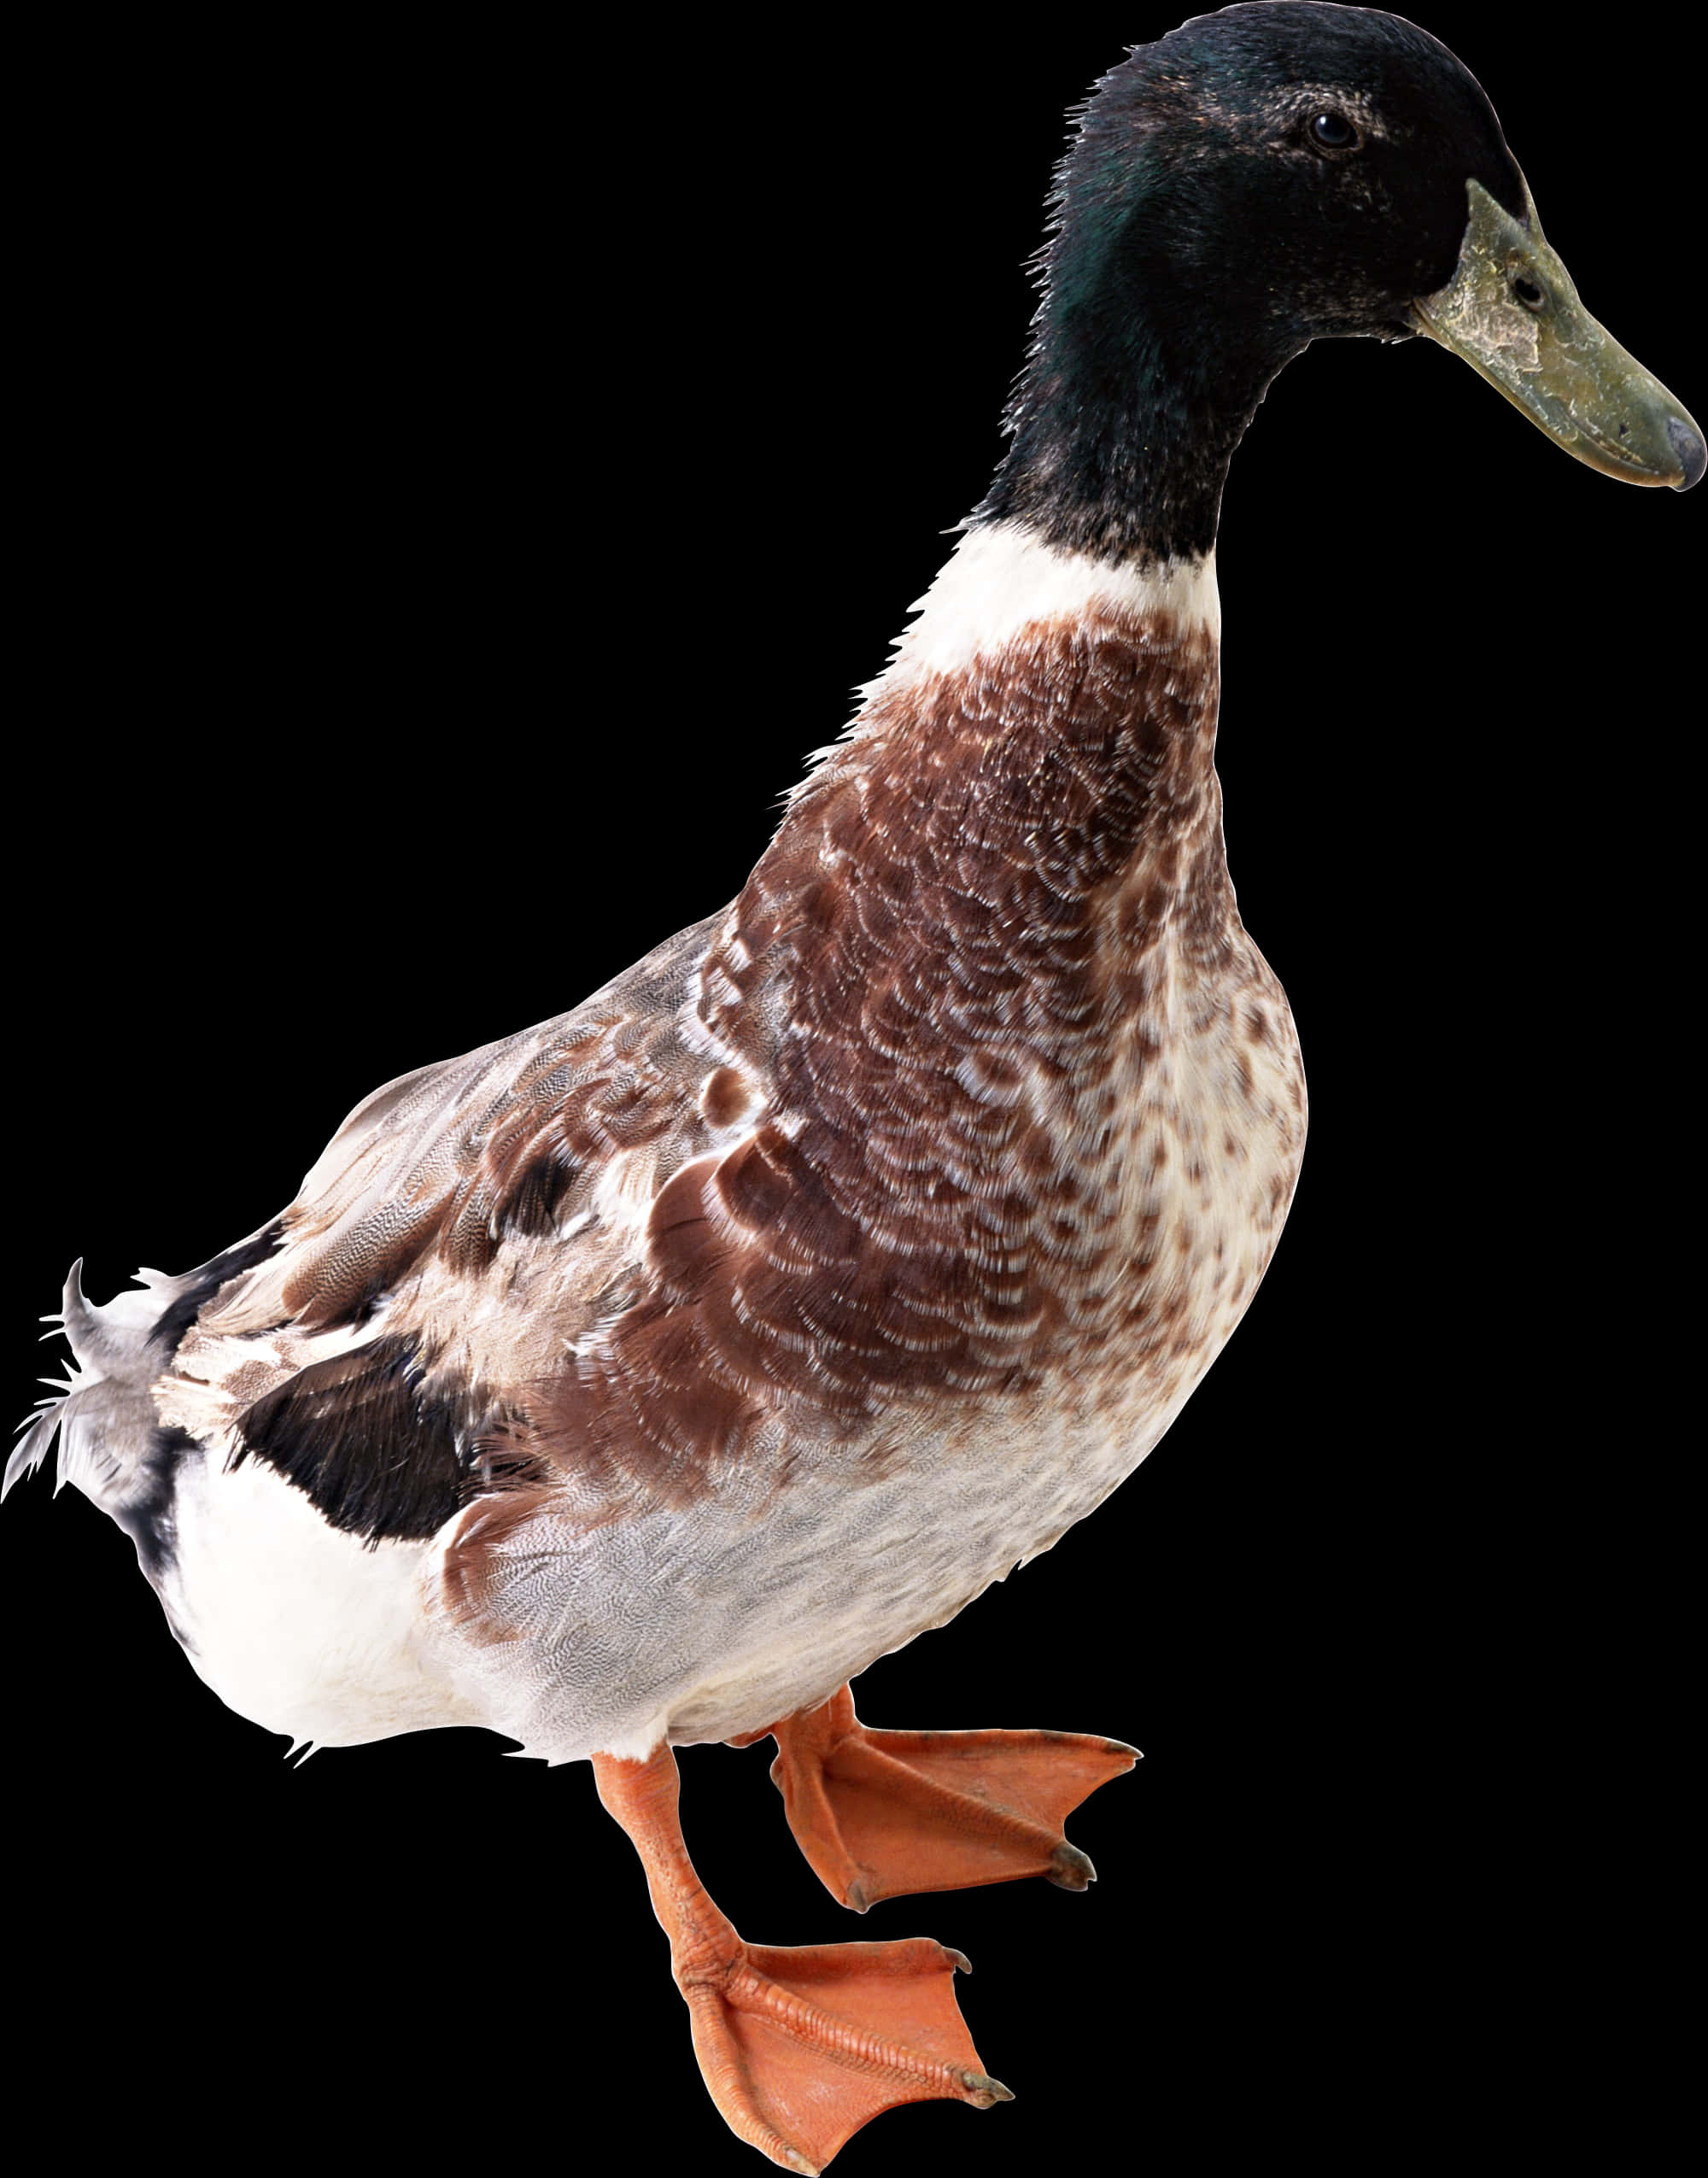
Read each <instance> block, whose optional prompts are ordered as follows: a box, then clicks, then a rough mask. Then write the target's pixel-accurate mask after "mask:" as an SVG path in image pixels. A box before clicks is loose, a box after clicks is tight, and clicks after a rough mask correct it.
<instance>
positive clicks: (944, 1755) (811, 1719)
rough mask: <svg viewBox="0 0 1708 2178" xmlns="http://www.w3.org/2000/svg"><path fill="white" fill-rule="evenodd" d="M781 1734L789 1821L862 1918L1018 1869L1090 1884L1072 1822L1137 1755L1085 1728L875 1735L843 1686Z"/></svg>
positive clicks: (1001, 1878) (1074, 1886)
mask: <svg viewBox="0 0 1708 2178" xmlns="http://www.w3.org/2000/svg"><path fill="white" fill-rule="evenodd" d="M771 1730H772V1733H773V1735H774V1736H775V1739H776V1742H777V1748H778V1753H777V1759H776V1760H775V1762H774V1763H773V1764H772V1765H771V1776H772V1778H773V1780H774V1781H775V1783H776V1784H777V1786H778V1787H779V1788H780V1789H781V1792H782V1795H783V1804H784V1806H786V1807H787V1810H788V1818H789V1828H790V1829H791V1830H793V1832H794V1834H795V1837H796V1839H797V1841H798V1843H799V1845H800V1848H801V1851H802V1852H803V1853H805V1855H806V1857H807V1859H809V1860H810V1862H811V1864H812V1866H813V1868H814V1871H816V1874H817V1875H818V1876H819V1878H820V1880H821V1881H822V1882H823V1884H824V1885H825V1887H826V1888H827V1889H828V1890H829V1891H830V1892H831V1893H832V1894H833V1895H834V1896H835V1897H837V1898H839V1899H840V1900H841V1901H842V1903H843V1904H844V1905H845V1906H851V1907H852V1908H853V1909H854V1911H855V1912H857V1913H863V1912H865V1911H866V1909H867V1907H868V1906H875V1905H876V1904H877V1902H878V1900H880V1898H895V1897H898V1896H899V1895H900V1894H903V1893H904V1892H907V1891H954V1890H967V1889H969V1888H972V1886H973V1885H974V1884H976V1883H1005V1882H1009V1880H1010V1879H1011V1878H1013V1877H1014V1876H1046V1877H1047V1878H1048V1879H1049V1881H1050V1882H1052V1883H1059V1884H1060V1885H1061V1887H1062V1888H1063V1889H1064V1890H1070V1891H1082V1890H1084V1889H1085V1886H1086V1884H1087V1883H1089V1882H1091V1881H1093V1879H1094V1877H1095V1875H1096V1871H1095V1870H1094V1869H1093V1868H1092V1866H1091V1862H1090V1861H1089V1860H1088V1859H1086V1858H1085V1854H1084V1853H1081V1852H1080V1851H1079V1847H1077V1846H1072V1845H1069V1844H1068V1842H1067V1839H1066V1838H1065V1837H1064V1836H1063V1835H1062V1823H1063V1822H1064V1821H1065V1820H1066V1818H1067V1816H1068V1815H1069V1814H1071V1813H1072V1812H1073V1809H1074V1808H1076V1807H1077V1806H1079V1802H1080V1801H1081V1800H1084V1799H1085V1798H1086V1796H1087V1795H1089V1794H1091V1793H1093V1792H1095V1791H1096V1790H1097V1787H1098V1786H1099V1785H1102V1784H1107V1783H1108V1781H1109V1779H1110V1778H1111V1777H1120V1776H1121V1775H1122V1774H1123V1772H1124V1771H1127V1770H1130V1769H1131V1768H1132V1765H1133V1764H1134V1762H1135V1761H1136V1760H1137V1759H1138V1753H1137V1750H1136V1749H1135V1748H1131V1747H1125V1746H1123V1745H1122V1743H1121V1742H1120V1740H1117V1739H1098V1738H1097V1737H1094V1736H1092V1735H1091V1734H1089V1733H1085V1732H997V1731H983V1732H880V1731H869V1730H867V1729H866V1727H865V1726H864V1725H863V1724H861V1723H860V1722H859V1720H858V1718H857V1717H856V1716H855V1714H854V1696H853V1694H852V1692H851V1689H849V1688H847V1687H844V1688H843V1689H842V1690H841V1691H840V1693H839V1694H834V1695H832V1696H831V1698H830V1700H829V1701H827V1702H826V1703H825V1704H824V1705H823V1707H822V1708H819V1709H805V1710H803V1711H802V1712H801V1713H800V1714H799V1715H798V1716H794V1717H788V1718H785V1719H784V1720H783V1722H782V1723H781V1724H773V1725H772V1727H771ZM755 1736H756V1737H757V1736H762V1735H755Z"/></svg>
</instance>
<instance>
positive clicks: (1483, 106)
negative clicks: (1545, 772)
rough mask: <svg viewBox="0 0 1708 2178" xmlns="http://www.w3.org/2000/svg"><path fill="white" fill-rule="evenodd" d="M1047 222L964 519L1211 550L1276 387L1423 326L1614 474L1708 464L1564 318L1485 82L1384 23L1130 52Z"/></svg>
mask: <svg viewBox="0 0 1708 2178" xmlns="http://www.w3.org/2000/svg"><path fill="white" fill-rule="evenodd" d="M1051 213H1052V218H1051V226H1050V238H1049V241H1048V243H1047V244H1046V246H1045V249H1044V254H1043V257H1042V259H1041V261H1040V270H1041V272H1042V276H1043V290H1044V291H1043V299H1042V302H1041V303H1040V306H1039V308H1038V314H1037V317H1036V319H1035V320H1034V324H1033V343H1032V352H1031V354H1030V356H1029V358H1028V360H1027V366H1026V368H1025V370H1024V372H1022V374H1021V380H1020V383H1019V385H1018V387H1017V389H1016V392H1015V399H1014V401H1013V403H1012V405H1011V407H1010V409H1009V416H1008V419H1007V424H1008V430H1009V436H1010V445H1009V451H1008V453H1007V454H1006V455H1005V457H1004V459H1003V464H1002V465H1001V467H1000V468H999V470H998V471H997V477H996V480H995V482H994V483H993V485H992V488H991V493H990V495H989V496H988V497H987V499H986V501H985V503H984V505H983V506H981V507H980V511H979V512H980V518H1002V517H1011V518H1018V519H1020V520H1022V521H1025V522H1027V524H1029V525H1031V526H1032V527H1033V528H1034V529H1036V530H1040V531H1041V532H1042V533H1043V534H1044V536H1046V537H1047V538H1048V539H1049V540H1050V542H1052V543H1056V544H1058V545H1062V546H1066V547H1071V548H1073V549H1076V550H1080V551H1089V552H1095V553H1099V554H1102V555H1103V556H1106V557H1112V558H1117V559H1126V558H1132V557H1146V558H1155V559H1181V558H1190V557H1196V556H1198V555H1202V553H1205V552H1207V551H1208V550H1209V548H1210V547H1211V546H1212V545H1213V544H1214V540H1215V529H1216V518H1217V512H1218V509H1219V506H1220V497H1221V490H1222V485H1223V483H1224V482H1225V477H1226V473H1227V465H1228V461H1229V459H1230V457H1231V454H1232V451H1233V448H1234V447H1235V446H1236V445H1237V443H1238V441H1239V439H1240V437H1241V436H1242V435H1243V432H1244V430H1245V429H1246V426H1247V425H1248V424H1249V422H1250V420H1251V417H1252V414H1253V412H1254V411H1255V408H1256V407H1257V404H1258V402H1259V401H1261V399H1262V397H1263V395H1264V392H1265V389H1266V387H1267V386H1268V384H1269V383H1270V381H1271V380H1272V378H1274V376H1275V374H1276V372H1278V371H1279V370H1280V369H1281V368H1282V367H1283V366H1284V364H1286V363H1287V362H1289V361H1290V360H1291V359H1292V358H1293V357H1294V356H1296V355H1297V354H1299V353H1300V352H1301V350H1302V349H1303V348H1306V347H1307V346H1308V344H1309V343H1311V342H1312V341H1313V340H1319V339H1324V338H1328V337H1345V336H1348V335H1357V334H1363V335H1370V336H1374V337H1378V338H1381V339H1386V340H1402V339H1405V338H1407V337H1409V336H1411V335H1412V334H1413V333H1424V334H1427V335H1428V336H1429V337H1430V338H1432V339H1434V340H1436V341H1439V342H1440V343H1442V345H1443V346H1444V347H1447V348H1451V349H1453V350H1454V353H1455V354H1459V355H1460V356H1462V357H1463V358H1464V359H1465V360H1466V361H1467V362H1469V363H1470V364H1471V366H1473V367H1474V368H1475V369H1476V370H1477V371H1478V372H1481V373H1482V375H1483V377H1484V378H1488V379H1489V381H1490V382H1491V383H1493V384H1494V385H1495V386H1497V387H1498V388H1499V389H1500V391H1501V392H1502V393H1504V394H1505V395H1506V397H1507V398H1508V399H1509V400H1510V401H1512V402H1513V403H1514V404H1515V405H1516V406H1517V407H1520V408H1522V409H1523V410H1524V413H1525V414H1526V415H1527V416H1529V417H1530V419H1531V420H1532V421H1533V422H1534V423H1535V424H1538V425H1539V426H1540V427H1541V429H1542V430H1545V431H1547V433H1548V435H1549V436H1550V437H1552V438H1553V439H1554V440H1555V441H1556V442H1558V443H1559V445H1561V446H1563V447H1565V448H1566V450H1567V451H1568V452H1569V453H1571V454H1575V455H1576V457H1577V458H1578V459H1579V460H1582V461H1586V462H1588V463H1589V464H1590V465H1592V466H1593V467H1594V468H1597V469H1600V470H1602V471H1604V472H1606V474H1608V475H1611V476H1615V477H1622V478H1623V479H1625V480H1626V481H1628V482H1630V483H1646V484H1670V485H1672V486H1673V487H1675V488H1676V489H1681V490H1682V489H1687V488H1688V486H1689V485H1691V484H1693V483H1696V482H1697V480H1698V479H1699V477H1701V475H1702V473H1703V470H1704V466H1705V462H1708V455H1705V449H1704V444H1703V438H1702V434H1701V432H1700V431H1699V429H1698V428H1697V426H1696V424H1694V423H1693V420H1692V419H1691V418H1690V417H1689V415H1688V413H1686V411H1685V409H1684V408H1683V407H1682V404H1681V403H1680V402H1679V401H1676V399H1675V398H1674V397H1673V395H1671V394H1670V393H1669V392H1668V391H1667V389H1666V388H1665V387H1664V386H1663V385H1661V384H1660V383H1658V380H1656V379H1655V378H1652V377H1651V376H1650V375H1649V374H1648V372H1646V371H1644V370H1643V369H1642V368H1641V366H1640V365H1638V364H1637V363H1636V362H1635V360H1634V359H1633V358H1632V357H1631V356H1630V355H1629V354H1627V353H1626V352H1625V350H1624V349H1623V348H1621V347H1620V346H1619V345H1618V343H1617V342H1616V341H1615V340H1614V339H1613V338H1612V337H1611V335H1610V334H1608V333H1607V332H1606V331H1604V330H1603V328H1602V327H1601V326H1600V325H1598V324H1597V323H1596V322H1595V320H1594V318H1592V317H1591V316H1590V315H1589V313H1588V311H1586V310H1585V309H1584V307H1583V306H1582V303H1581V302H1579V300H1578V298H1577V293H1576V289H1575V288H1574V287H1573V285H1572V284H1571V279H1570V278H1569V277H1568V275H1567V274H1566V272H1565V266H1563V265H1562V264H1561V263H1560V261H1559V258H1558V257H1557V256H1555V255H1554V254H1553V251H1552V250H1551V249H1549V248H1548V246H1547V243H1546V241H1545V240H1544V239H1543V237H1542V231H1541V225H1540V223H1539V221H1538V220H1537V218H1536V214H1535V206H1534V205H1533V204H1532V202H1531V200H1530V191H1529V190H1528V188H1527V187H1526V185H1525V182H1524V175H1523V174H1522V173H1520V171H1519V168H1518V164H1517V162H1516V161H1515V160H1514V159H1513V157H1512V153H1511V152H1510V151H1509V150H1508V149H1507V147H1506V139H1505V138H1504V137H1503V136H1502V134H1501V132H1500V122H1499V120H1497V119H1496V117H1495V109H1494V108H1493V107H1492V106H1491V105H1490V104H1489V100H1488V98H1487V97H1485V96H1484V94H1483V89H1482V86H1481V85H1479V84H1478V83H1477V79H1476V78H1475V77H1474V76H1473V75H1471V73H1470V71H1469V70H1468V69H1467V68H1465V67H1464V66H1463V65H1462V64H1461V63H1460V62H1459V61H1458V60H1457V59H1456V58H1455V57H1454V55H1453V54H1452V53H1450V52H1449V51H1448V49H1447V48H1446V47H1445V46H1444V45H1442V44H1441V43H1440V42H1439V40H1437V39H1436V38H1431V37H1430V35H1429V34H1428V33H1427V32H1424V31H1421V30H1419V29H1418V28H1417V27H1416V26H1414V25H1413V24H1411V23H1408V22H1405V21H1402V20H1400V19H1399V18H1398V17H1397V16H1394V15H1384V14H1382V13H1380V12H1378V10H1376V9H1363V8H1346V7H1337V6H1330V5H1326V4H1319V0H1258V3H1257V4H1245V5H1240V6H1236V7H1231V8H1226V9H1223V10H1222V11H1221V12H1220V14H1217V15H1205V16H1201V17H1199V18H1197V19H1196V20H1193V21H1191V22H1189V23H1186V24H1184V25H1183V26H1181V28H1179V30H1176V31H1173V32H1171V33H1170V34H1169V35H1168V36H1167V38H1161V39H1160V40H1158V41H1157V43H1156V44H1153V45H1147V46H1141V47H1139V48H1138V49H1137V50H1135V51H1134V52H1133V53H1132V55H1131V56H1130V57H1129V58H1128V59H1127V60H1126V61H1124V62H1123V63H1122V64H1121V66H1120V67H1117V68H1115V69H1114V70H1113V71H1112V72H1111V73H1109V74H1108V75H1107V76H1106V77H1104V78H1103V80H1102V81H1101V82H1100V83H1099V84H1098V85H1097V86H1096V88H1095V90H1094V91H1093V93H1092V95H1091V98H1090V99H1089V101H1088V102H1087V103H1086V104H1085V107H1084V108H1082V109H1081V111H1080V113H1079V117H1078V128H1077V131H1076V133H1075V137H1074V140H1073V144H1072V147H1071V148H1070V149H1069V152H1068V155H1067V158H1066V159H1065V160H1064V161H1063V162H1062V166H1061V167H1060V169H1059V170H1058V172H1057V175H1056V189H1055V193H1054V196H1053V197H1052V200H1051Z"/></svg>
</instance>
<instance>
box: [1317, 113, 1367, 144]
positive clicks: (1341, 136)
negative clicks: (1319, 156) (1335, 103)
mask: <svg viewBox="0 0 1708 2178" xmlns="http://www.w3.org/2000/svg"><path fill="white" fill-rule="evenodd" d="M1311 141H1312V143H1314V144H1315V145H1317V147H1318V148H1319V149H1320V150H1324V151H1351V150H1353V149H1355V147H1356V146H1357V144H1358V143H1359V142H1360V138H1359V133H1358V131H1357V130H1356V129H1355V128H1354V126H1353V125H1352V123H1351V122H1350V121H1349V120H1348V119H1347V118H1346V115H1345V114H1317V115H1316V116H1315V117H1314V118H1313V120H1312V122H1311Z"/></svg>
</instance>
